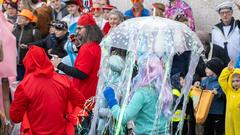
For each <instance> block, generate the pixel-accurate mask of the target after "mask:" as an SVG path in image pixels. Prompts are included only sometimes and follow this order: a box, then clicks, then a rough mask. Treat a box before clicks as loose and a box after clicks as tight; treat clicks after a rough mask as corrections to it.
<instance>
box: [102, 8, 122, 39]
mask: <svg viewBox="0 0 240 135" xmlns="http://www.w3.org/2000/svg"><path fill="white" fill-rule="evenodd" d="M108 15H109V18H108V22H107V23H106V24H105V26H104V28H103V33H104V35H107V34H108V33H109V32H110V31H111V30H112V29H114V28H115V27H117V26H118V25H119V24H120V23H121V22H123V21H124V15H123V13H122V12H121V11H119V10H117V9H112V10H111V11H110V12H109V14H108Z"/></svg>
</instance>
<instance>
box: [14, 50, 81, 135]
mask: <svg viewBox="0 0 240 135" xmlns="http://www.w3.org/2000/svg"><path fill="white" fill-rule="evenodd" d="M23 63H24V66H25V68H26V74H25V77H24V79H23V80H22V81H21V83H20V84H19V86H18V87H17V89H16V92H15V94H14V100H13V103H12V104H11V107H10V117H11V120H12V121H13V122H15V123H19V122H22V121H23V123H22V124H23V125H24V126H25V127H26V124H29V125H27V126H29V128H30V129H29V131H24V132H28V133H27V134H31V133H32V134H34V135H47V134H48V135H50V134H51V135H64V134H68V131H66V128H67V119H66V118H65V117H66V113H67V106H68V102H69V101H70V102H71V103H72V105H73V106H74V107H76V106H79V107H81V108H83V105H84V101H85V99H84V97H83V96H82V95H81V93H80V92H79V91H78V90H76V89H74V88H73V87H72V85H71V83H70V79H69V78H68V77H66V76H63V75H59V74H57V73H56V72H54V68H53V66H52V64H51V62H50V60H49V59H48V56H47V55H46V54H45V52H44V49H42V48H39V47H37V46H31V47H30V49H29V51H28V53H27V54H26V56H25V58H24V60H23ZM24 114H25V115H24ZM28 122H29V123H28ZM23 134H24V133H23Z"/></svg>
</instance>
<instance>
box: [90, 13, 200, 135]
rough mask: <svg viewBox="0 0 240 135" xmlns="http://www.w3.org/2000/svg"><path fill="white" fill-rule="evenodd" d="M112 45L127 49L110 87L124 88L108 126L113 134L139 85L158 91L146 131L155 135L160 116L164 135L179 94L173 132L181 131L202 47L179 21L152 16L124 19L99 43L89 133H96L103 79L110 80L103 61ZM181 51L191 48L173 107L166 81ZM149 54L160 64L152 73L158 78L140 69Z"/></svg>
mask: <svg viewBox="0 0 240 135" xmlns="http://www.w3.org/2000/svg"><path fill="white" fill-rule="evenodd" d="M112 47H114V48H119V49H123V50H126V51H127V53H126V57H125V66H124V68H123V70H122V71H121V75H120V77H119V79H118V83H117V85H115V88H114V90H116V91H119V90H124V92H123V93H122V94H123V95H122V97H123V99H122V101H121V102H119V103H118V104H119V107H120V112H119V117H118V118H117V122H116V123H115V124H114V125H112V126H113V127H114V130H113V131H114V133H112V134H113V135H121V134H122V132H121V131H122V128H123V125H122V122H123V117H124V112H125V111H126V107H127V105H128V103H129V101H130V99H131V98H132V96H133V94H132V93H135V91H136V89H137V88H139V87H140V86H154V87H157V88H158V89H156V90H157V93H158V98H157V103H156V105H155V109H156V114H155V118H154V123H153V126H152V130H151V132H149V133H148V134H151V135H158V134H159V132H158V131H160V128H161V127H160V126H159V122H160V121H161V119H162V118H163V117H164V120H166V124H165V125H166V128H165V131H164V132H162V131H161V134H166V135H168V134H169V133H170V131H169V128H167V127H168V126H169V125H170V123H171V120H172V116H173V114H174V112H175V110H176V108H177V105H178V104H179V102H180V99H181V98H182V97H183V98H184V103H183V108H182V110H183V111H182V113H181V118H182V119H181V121H180V122H179V125H178V131H177V133H181V129H182V125H183V120H184V114H185V110H186V104H187V100H188V93H189V90H190V87H191V83H192V79H193V75H194V73H195V69H196V66H197V64H198V61H199V58H200V54H201V52H202V51H203V46H202V44H201V42H200V40H199V39H198V37H197V35H196V34H195V33H194V32H193V31H192V30H191V29H190V28H188V27H187V26H186V25H184V24H182V23H179V22H176V21H172V20H169V19H166V18H161V17H155V16H151V17H139V18H133V19H129V20H126V21H124V22H123V23H121V24H120V25H118V26H117V27H116V28H115V29H114V30H113V31H111V32H110V34H109V35H108V36H107V37H106V38H104V40H103V41H102V42H101V48H102V58H101V67H100V71H99V82H98V87H97V95H96V104H95V108H94V110H93V118H92V124H91V129H90V132H89V134H96V132H97V127H98V122H97V121H98V119H99V108H100V106H101V101H102V100H104V99H103V96H102V94H103V90H104V89H105V88H106V87H107V86H109V85H108V84H107V83H106V82H108V81H109V80H111V76H107V75H106V73H107V72H108V71H109V68H110V67H109V66H108V64H107V63H109V60H110V55H111V48H112ZM185 51H191V59H190V63H189V70H188V73H187V75H186V77H185V80H186V83H185V84H184V86H183V87H182V89H181V91H182V93H181V96H180V97H179V99H177V101H176V102H177V103H176V106H174V107H172V93H171V83H170V72H171V66H172V61H173V57H174V55H175V54H182V53H183V52H185ZM153 57H157V58H158V59H160V60H161V63H162V64H161V65H162V66H160V65H159V70H157V71H159V74H158V76H156V77H157V78H158V79H157V80H158V81H156V78H152V76H151V75H150V71H151V68H148V69H149V70H148V71H149V72H143V71H144V70H143V69H144V68H142V67H146V64H149V63H148V62H149V61H150V60H151V59H152V58H153ZM136 63H137V65H136ZM136 67H137V69H138V73H137V76H135V77H134V76H133V71H134V69H136ZM160 71H161V72H160ZM133 78H134V79H133ZM144 78H145V79H144ZM159 78H161V79H159ZM143 82H144V83H143ZM172 108H173V109H172ZM109 117H110V116H109ZM177 133H176V134H177Z"/></svg>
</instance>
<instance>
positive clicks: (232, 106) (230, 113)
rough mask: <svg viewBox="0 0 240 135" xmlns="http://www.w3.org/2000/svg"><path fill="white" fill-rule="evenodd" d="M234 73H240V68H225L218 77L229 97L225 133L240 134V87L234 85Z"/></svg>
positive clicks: (226, 134) (228, 134)
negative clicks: (236, 87) (235, 87)
mask: <svg viewBox="0 0 240 135" xmlns="http://www.w3.org/2000/svg"><path fill="white" fill-rule="evenodd" d="M233 74H240V69H232V70H229V69H228V68H225V69H223V71H222V73H221V75H220V77H219V79H218V81H219V84H220V86H221V87H222V90H223V91H224V93H225V94H226V98H227V109H226V119H225V135H240V89H238V90H237V91H236V90H234V89H233V87H232V75H233Z"/></svg>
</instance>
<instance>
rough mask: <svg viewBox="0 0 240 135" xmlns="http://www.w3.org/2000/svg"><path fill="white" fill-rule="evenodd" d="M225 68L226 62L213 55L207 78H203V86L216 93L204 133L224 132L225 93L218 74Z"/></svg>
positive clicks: (207, 67) (220, 133)
mask: <svg viewBox="0 0 240 135" xmlns="http://www.w3.org/2000/svg"><path fill="white" fill-rule="evenodd" d="M223 68H224V62H223V61H222V60H221V59H219V58H217V57H213V58H212V59H211V60H210V61H208V62H207V63H206V69H205V72H206V76H207V77H206V78H205V79H203V80H202V82H201V87H202V88H203V89H206V90H211V91H213V93H214V98H213V101H212V104H211V107H210V110H209V113H208V117H207V119H206V121H205V123H204V125H203V126H204V135H213V134H214V132H216V134H217V135H223V134H224V127H225V125H224V121H225V107H224V106H225V94H224V93H223V91H222V89H221V87H220V85H219V83H218V76H219V75H220V74H221V72H222V70H223Z"/></svg>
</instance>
